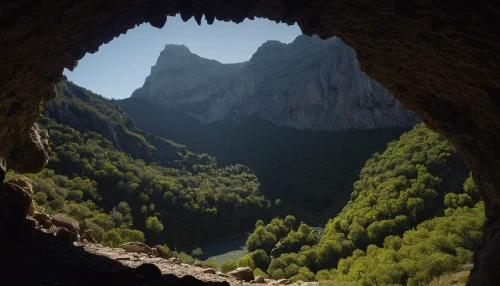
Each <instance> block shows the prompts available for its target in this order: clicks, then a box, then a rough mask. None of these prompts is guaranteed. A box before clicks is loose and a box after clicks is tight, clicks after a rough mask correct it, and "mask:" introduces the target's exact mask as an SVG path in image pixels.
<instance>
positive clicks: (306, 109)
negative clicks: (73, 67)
mask: <svg viewBox="0 0 500 286" xmlns="http://www.w3.org/2000/svg"><path fill="white" fill-rule="evenodd" d="M132 97H136V98H142V99H146V100H148V101H150V102H152V103H155V104H161V105H164V106H168V107H171V108H175V109H177V110H179V111H183V112H185V113H187V114H189V115H191V116H192V117H194V118H196V119H197V120H198V121H200V122H201V123H203V124H207V123H211V122H216V121H220V120H224V119H229V120H232V121H233V122H238V121H239V119H241V118H244V117H246V116H249V115H254V116H258V117H261V118H264V119H267V120H269V121H271V122H273V123H274V124H276V125H278V126H287V127H293V128H297V129H309V130H323V131H326V130H328V131H333V130H343V129H347V128H379V127H393V126H413V125H415V124H416V123H417V122H419V119H418V118H417V116H416V115H415V114H413V113H411V112H409V111H407V110H406V109H405V108H404V107H403V106H401V105H400V104H399V103H398V102H397V101H396V100H395V99H394V97H393V96H392V95H391V94H390V93H389V92H388V91H387V90H386V89H385V88H384V87H382V86H381V85H380V84H378V83H377V82H375V81H374V80H372V79H370V78H369V77H368V76H366V75H365V74H364V73H363V72H362V71H361V69H360V67H359V64H358V62H357V57H356V53H355V52H354V50H353V49H351V48H350V47H348V46H347V45H345V44H344V43H343V42H342V41H341V40H340V39H338V38H332V39H329V40H321V39H319V38H317V37H311V38H310V37H307V36H299V37H297V38H296V39H295V40H294V41H293V42H292V43H290V44H283V43H280V42H278V41H268V42H266V43H264V44H263V45H262V46H261V47H260V48H259V49H258V50H257V51H256V53H255V54H254V55H253V56H252V58H251V59H250V60H249V61H248V62H244V63H238V64H222V63H219V62H217V61H215V60H209V59H205V58H202V57H199V56H197V55H195V54H193V53H191V52H190V51H189V49H188V48H187V47H185V46H179V45H167V46H165V49H164V51H162V52H161V54H160V56H159V58H158V60H157V63H156V65H155V66H153V67H152V68H151V74H150V75H149V76H148V77H147V78H146V80H145V83H144V85H143V86H142V87H141V88H139V89H137V90H136V91H134V93H133V94H132Z"/></svg>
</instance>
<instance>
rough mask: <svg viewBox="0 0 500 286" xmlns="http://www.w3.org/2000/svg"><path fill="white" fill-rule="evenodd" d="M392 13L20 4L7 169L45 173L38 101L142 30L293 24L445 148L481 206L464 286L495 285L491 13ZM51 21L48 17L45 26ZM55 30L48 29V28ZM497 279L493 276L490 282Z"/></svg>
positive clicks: (497, 136) (391, 8)
mask: <svg viewBox="0 0 500 286" xmlns="http://www.w3.org/2000/svg"><path fill="white" fill-rule="evenodd" d="M437 2H439V1H436V2H434V1H431V2H429V3H425V4H416V3H414V2H409V3H406V2H405V3H401V1H392V2H391V1H388V2H384V3H374V2H370V1H355V2H352V3H351V2H349V3H347V2H345V3H337V2H331V1H330V2H327V1H314V2H309V1H296V2H295V1H294V2H281V1H275V2H273V1H271V2H270V1H260V2H256V3H249V2H246V1H242V2H238V3H236V2H234V3H233V2H231V3H226V2H225V3H219V2H214V1H200V2H191V1H188V2H185V1H168V2H167V1H154V2H152V1H135V2H133V3H97V1H93V2H89V3H85V4H82V3H79V2H77V1H73V2H71V3H69V4H68V3H64V4H54V5H50V4H46V3H30V4H25V3H17V2H12V3H9V4H6V5H4V6H5V7H4V6H2V9H3V11H6V12H5V13H6V15H7V17H2V19H1V20H0V21H1V23H2V26H1V28H0V32H1V34H2V35H3V36H2V37H1V38H2V42H1V44H0V49H1V53H0V57H1V58H0V59H1V60H0V62H2V65H1V66H0V74H1V75H2V78H3V79H4V80H3V81H2V82H1V83H0V91H1V99H2V102H3V104H2V108H3V112H2V113H1V115H0V122H1V126H2V129H0V136H1V138H2V140H3V144H2V147H1V148H0V154H1V156H2V157H3V158H4V159H5V161H6V163H7V165H8V167H9V168H12V169H15V170H18V171H26V172H34V171H37V170H40V169H41V168H42V167H43V166H44V164H46V158H47V154H46V152H45V150H44V146H43V145H44V144H43V140H42V139H43V138H40V136H39V134H38V133H39V132H38V130H37V128H36V127H33V123H34V122H35V120H36V118H37V116H38V107H39V104H40V101H48V100H50V99H51V98H53V96H54V91H53V83H55V82H58V81H60V79H61V76H62V71H63V68H64V67H67V68H70V67H72V66H74V65H75V62H76V61H77V60H78V59H80V58H82V57H83V56H84V55H85V53H86V52H95V51H96V50H97V49H98V48H99V46H100V45H102V44H103V43H106V42H109V41H110V40H111V39H112V38H113V37H114V36H116V35H119V34H120V33H124V32H126V31H127V30H129V29H131V28H134V27H135V25H136V24H140V23H144V22H149V23H151V25H153V26H155V27H158V28H161V27H163V25H164V24H165V23H166V18H167V17H166V15H175V14H176V13H181V17H182V18H183V19H184V20H188V19H189V18H191V17H194V18H195V20H196V21H197V22H200V21H201V19H202V17H203V15H205V17H206V20H207V22H208V23H209V24H211V23H213V22H214V20H215V19H217V20H221V21H233V22H236V23H240V22H242V21H243V20H244V19H246V18H254V17H256V16H257V17H265V18H268V19H271V20H275V21H281V22H283V23H289V24H291V23H295V22H297V23H298V24H299V26H300V27H301V30H302V32H303V33H304V34H307V35H312V34H318V35H319V36H320V37H322V38H329V37H332V36H338V37H340V38H341V39H343V40H344V41H345V42H346V43H347V44H349V45H350V46H352V47H353V48H354V49H355V50H356V51H357V53H358V57H359V59H360V63H361V66H362V68H363V70H364V71H365V72H366V73H367V74H368V75H370V76H371V77H373V78H374V79H375V80H377V81H378V82H380V83H381V84H383V85H384V86H385V87H387V88H388V89H389V90H390V91H391V92H392V93H393V94H394V95H395V97H396V98H397V99H398V100H399V101H400V102H401V103H402V104H403V105H404V106H405V107H407V108H408V109H409V110H411V111H413V112H415V113H416V114H417V115H418V116H419V117H420V118H421V119H422V120H423V121H424V122H425V123H426V125H427V126H429V127H430V128H432V129H433V130H436V131H438V132H440V133H441V134H443V135H445V136H447V138H449V139H450V141H451V142H452V144H453V145H454V147H455V148H456V149H457V150H458V152H459V153H460V155H461V156H462V158H463V159H464V161H465V162H466V164H467V166H468V167H469V168H470V169H471V170H472V172H473V175H474V179H475V181H476V182H477V184H478V187H479V191H480V193H481V196H482V198H483V199H484V201H485V203H486V213H487V216H488V219H489V221H488V223H487V224H485V229H484V230H485V237H486V238H485V240H484V241H483V243H482V247H481V248H479V249H478V250H477V251H476V256H475V259H474V264H475V268H474V269H473V271H472V276H471V281H472V282H469V283H471V285H494V283H496V281H497V280H498V279H497V278H498V275H500V274H499V273H498V271H497V269H496V268H495V265H496V264H498V263H497V262H499V261H498V259H500V258H499V257H500V255H496V253H498V252H500V250H499V249H498V247H497V245H498V243H496V237H497V234H498V232H497V229H498V227H497V224H498V223H499V221H500V220H498V217H499V216H500V213H499V211H498V210H499V209H500V208H499V206H500V195H499V192H498V190H499V189H500V177H499V176H498V173H499V170H500V153H499V152H498V146H497V145H498V142H500V132H497V130H498V127H499V126H498V122H500V120H499V119H500V111H499V109H498V104H497V103H498V100H497V97H498V92H497V91H498V87H499V86H500V82H499V81H500V80H499V78H498V74H500V64H499V63H500V59H499V57H498V54H499V44H498V43H499V38H500V35H499V34H498V31H497V30H496V29H495V28H493V27H498V26H499V23H498V21H500V17H498V16H499V15H498V14H499V12H498V11H500V9H499V4H498V3H497V2H495V1H493V2H484V3H483V2H481V3H478V4H470V3H469V4H465V3H451V2H446V3H441V2H439V3H437ZM49 15H50V17H49ZM49 18H50V19H52V20H51V21H48V20H47V19H49ZM493 274H494V275H493Z"/></svg>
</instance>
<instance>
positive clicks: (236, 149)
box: [116, 98, 409, 224]
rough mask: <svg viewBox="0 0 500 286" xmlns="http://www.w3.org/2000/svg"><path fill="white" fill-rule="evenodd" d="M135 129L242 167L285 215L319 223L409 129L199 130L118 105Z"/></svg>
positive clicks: (158, 112) (182, 118) (187, 121)
mask: <svg viewBox="0 0 500 286" xmlns="http://www.w3.org/2000/svg"><path fill="white" fill-rule="evenodd" d="M116 103H117V104H118V105H119V106H120V107H121V108H123V110H125V111H126V112H127V113H128V114H130V116H131V117H132V118H134V120H135V122H136V123H137V125H138V126H139V127H140V128H141V129H143V130H145V131H147V132H150V133H153V134H156V135H158V136H161V137H163V138H169V139H171V140H174V141H176V142H180V143H182V144H185V145H186V146H188V148H190V149H192V150H195V151H197V152H201V153H208V154H210V155H213V156H216V157H217V159H218V160H221V163H222V164H237V163H240V164H244V165H246V166H249V167H250V168H252V170H254V171H255V172H256V174H257V176H258V177H259V179H260V180H261V182H262V183H263V185H264V187H265V188H264V189H263V191H264V192H265V195H266V197H269V198H272V200H273V201H275V200H277V199H279V200H280V201H281V202H282V203H281V205H280V208H279V211H280V212H281V214H282V215H286V214H294V215H296V216H297V217H300V218H301V219H302V220H306V221H308V222H313V223H315V224H320V223H324V222H325V221H326V220H327V219H328V218H329V217H332V216H334V215H336V214H337V213H338V212H339V211H340V210H341V209H342V207H343V206H344V205H345V203H346V202H347V201H348V200H349V195H350V193H351V191H352V184H353V183H354V181H355V180H356V179H357V176H358V174H359V171H360V170H361V168H362V166H363V164H364V163H365V162H366V160H368V159H369V158H370V156H371V155H372V154H373V153H375V152H380V151H382V150H384V148H385V145H386V144H387V142H390V141H392V140H394V139H396V138H398V137H399V136H400V135H401V134H402V133H403V132H405V131H408V130H409V129H408V128H379V129H349V130H343V131H336V132H312V131H304V130H297V129H293V128H287V127H278V126H276V125H274V124H272V123H271V122H269V121H266V120H264V119H260V118H257V117H254V116H250V117H247V118H245V119H243V120H241V121H240V122H239V123H238V124H233V123H232V122H229V121H221V122H216V123H213V124H209V125H200V124H199V123H198V122H197V121H196V120H195V119H193V118H192V117H190V116H188V115H186V114H184V113H182V112H179V111H176V110H174V109H170V108H166V107H162V106H159V105H154V104H151V103H149V102H146V101H144V100H140V99H134V98H130V99H125V100H121V101H116Z"/></svg>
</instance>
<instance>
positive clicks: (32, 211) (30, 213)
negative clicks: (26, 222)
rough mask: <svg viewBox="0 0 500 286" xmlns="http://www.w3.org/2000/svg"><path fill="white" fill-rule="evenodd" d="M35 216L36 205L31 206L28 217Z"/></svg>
mask: <svg viewBox="0 0 500 286" xmlns="http://www.w3.org/2000/svg"><path fill="white" fill-rule="evenodd" d="M34 214H35V206H34V204H31V205H30V206H29V209H28V215H29V216H31V217H32V216H33V215H34Z"/></svg>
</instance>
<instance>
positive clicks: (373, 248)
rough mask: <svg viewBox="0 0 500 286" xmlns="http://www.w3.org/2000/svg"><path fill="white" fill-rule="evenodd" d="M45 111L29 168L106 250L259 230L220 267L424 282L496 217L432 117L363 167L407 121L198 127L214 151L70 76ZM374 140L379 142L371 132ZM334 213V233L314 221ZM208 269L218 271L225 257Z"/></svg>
mask: <svg viewBox="0 0 500 286" xmlns="http://www.w3.org/2000/svg"><path fill="white" fill-rule="evenodd" d="M42 113H43V115H44V116H41V117H40V119H39V120H38V123H39V125H40V126H41V127H42V128H43V129H46V130H47V132H48V134H49V136H50V138H51V140H50V147H51V150H50V156H51V160H50V162H49V164H48V165H47V166H46V168H45V169H44V170H43V171H42V172H40V173H38V174H25V175H26V176H28V177H29V178H30V179H31V180H32V181H33V183H34V192H35V195H34V199H35V202H36V204H37V208H38V209H41V210H44V211H45V212H47V213H49V214H53V213H65V214H67V215H68V216H70V217H72V218H74V219H76V220H78V221H79V223H80V226H81V228H82V229H92V230H94V233H95V237H96V239H97V241H98V242H100V243H102V244H104V245H108V246H117V245H119V244H122V243H124V242H128V241H141V242H146V243H148V244H163V245H165V246H164V247H165V250H166V251H169V252H170V253H171V254H172V255H175V256H177V257H179V258H181V260H182V261H183V262H186V263H193V262H194V259H195V258H193V257H191V256H189V255H187V254H185V253H178V252H176V251H174V250H176V249H177V248H185V247H187V246H194V245H196V244H199V243H201V242H203V241H210V240H211V239H214V238H217V237H223V236H226V235H231V234H235V233H241V232H243V231H245V230H248V229H253V232H252V234H251V235H250V236H249V237H248V240H247V242H246V248H247V249H248V254H246V255H245V256H243V257H240V258H239V259H237V260H235V261H232V260H228V261H226V262H224V263H222V264H221V265H219V266H218V267H219V269H220V270H221V271H222V272H228V271H230V270H233V269H235V268H236V267H241V266H248V267H251V268H252V269H253V270H254V273H255V275H262V276H264V277H270V278H274V279H281V278H288V279H290V280H292V281H299V280H301V281H315V280H319V281H321V280H329V281H334V282H335V283H336V284H335V285H337V284H338V285H422V284H428V283H430V282H431V281H432V280H433V279H434V278H435V277H438V276H440V275H443V274H444V273H450V272H457V271H460V270H462V269H463V267H464V265H468V264H469V263H470V262H471V260H472V251H473V250H474V248H475V247H476V246H477V244H478V241H479V238H480V235H481V226H482V224H483V223H484V220H485V217H484V206H483V203H482V202H480V198H479V195H478V193H477V188H476V186H475V184H474V182H473V180H472V178H471V176H470V173H469V170H468V169H467V168H466V167H465V166H464V165H463V163H462V161H461V160H460V158H459V157H458V155H457V154H456V151H455V150H454V149H453V147H452V146H451V145H450V144H449V142H448V141H447V140H445V138H444V137H442V136H440V135H439V134H437V133H435V132H432V131H431V130H429V129H427V128H426V127H425V126H424V125H423V124H421V125H417V126H415V127H414V128H413V130H411V131H408V132H406V133H403V134H402V135H401V136H400V137H399V139H397V140H394V141H392V142H390V143H388V144H386V146H385V150H384V149H383V148H381V149H380V152H370V154H372V155H371V157H370V155H367V158H365V160H364V166H363V164H359V163H358V162H359V161H360V160H362V158H363V156H365V155H366V152H368V151H367V150H372V149H377V148H378V145H380V142H382V140H386V141H385V142H388V141H390V140H391V139H393V138H392V137H395V136H396V135H397V136H399V134H401V132H402V130H401V129H399V130H396V129H387V130H371V131H366V132H365V131H359V130H350V131H346V132H343V133H342V132H339V133H336V136H337V137H335V136H334V135H333V134H319V133H312V132H304V131H300V132H299V133H295V132H296V131H294V130H291V129H289V128H288V129H287V128H281V127H280V128H278V127H276V126H273V125H269V124H267V123H263V122H261V121H259V120H256V119H255V118H249V119H248V120H246V121H242V122H240V126H239V127H235V126H234V125H233V126H230V125H227V123H220V125H219V126H215V125H212V126H210V127H206V129H203V130H204V131H203V130H201V129H200V130H201V131H200V132H202V133H201V134H202V135H203V134H208V133H203V132H209V133H210V134H211V135H207V136H212V137H210V138H212V139H213V138H214V136H215V137H217V138H218V139H217V140H215V139H214V140H212V139H208V140H207V142H209V143H210V142H211V143H210V144H212V143H213V144H212V145H211V147H210V148H213V150H214V153H216V154H218V155H220V158H218V159H216V157H213V156H211V155H208V154H206V153H202V152H199V151H200V149H198V150H196V151H190V150H189V149H188V148H187V147H186V146H185V145H182V144H178V143H175V142H173V141H170V140H166V139H163V138H160V137H157V136H155V135H152V134H149V133H146V132H144V131H142V130H141V129H139V128H137V127H136V125H135V121H134V120H133V119H132V118H131V117H130V116H129V115H128V114H127V113H125V112H124V111H123V110H122V109H121V108H120V107H119V105H117V103H116V102H113V101H109V100H106V99H104V98H103V97H101V96H99V95H96V94H93V93H92V92H90V91H88V90H85V89H83V88H81V87H78V86H76V85H74V84H73V83H71V82H68V81H64V82H62V83H60V84H59V85H58V86H57V97H56V99H54V100H53V101H51V102H50V103H49V104H47V105H46V106H45V107H44V110H43V111H42ZM149 116H150V115H148V116H143V117H142V119H141V120H149ZM144 118H146V119H144ZM188 124H190V123H188ZM158 126H160V127H155V128H157V129H158V130H160V131H161V130H163V129H168V128H169V127H168V126H169V125H158ZM208 130H209V131H208ZM174 131H175V132H178V130H177V129H176V130H174ZM174 131H172V132H174ZM257 131H258V132H257ZM175 132H174V133H175ZM370 132H371V133H370ZM159 133H161V132H159ZM188 133H189V132H188ZM188 133H186V134H184V135H182V136H193V137H192V138H191V139H190V142H192V143H193V142H196V140H202V139H200V137H199V136H194V135H192V133H189V134H191V135H189V134H188ZM178 136H180V137H182V136H181V135H179V134H178ZM252 136H253V137H252ZM174 137H175V136H174ZM257 137H260V138H261V141H262V142H260V141H259V140H257V139H258V138H257ZM334 137H335V138H334ZM207 138H208V137H207ZM367 138H368V139H367ZM369 138H379V139H378V140H380V142H378V141H377V140H373V141H374V142H371V143H367V142H363V141H362V140H369ZM375 141H376V142H375ZM259 142H260V143H259ZM263 142H264V143H263ZM332 142H333V143H332ZM210 144H208V145H210ZM266 144H267V145H266ZM193 145H194V146H197V147H196V148H201V147H200V146H199V145H197V144H194V143H193ZM306 145H308V146H309V149H304V146H306ZM265 146H267V148H266V147H265ZM367 146H368V147H367ZM320 157H321V160H320ZM325 158H330V159H325ZM331 158H334V159H331ZM277 161H280V163H279V164H278V163H277ZM235 162H247V163H248V165H249V166H251V167H252V166H255V168H256V169H258V170H259V171H258V172H254V171H253V170H252V169H251V168H249V167H247V166H245V165H242V164H238V163H235ZM283 162H285V163H286V164H287V166H288V168H287V169H283V168H282V167H280V166H281V165H280V164H282V163H283ZM298 162H315V164H303V165H300V166H299V165H298ZM342 167H345V169H344V170H343V171H342V172H340V171H338V169H342ZM333 169H335V170H336V171H335V172H331V171H332V170H333ZM329 172H331V173H330V174H329ZM15 176H20V175H18V174H15V173H12V172H9V173H8V178H11V177H15ZM8 178H7V179H8ZM262 178H264V179H262ZM311 178H313V179H314V180H317V181H311V180H312V179H311ZM327 178H328V179H327ZM283 182H287V183H286V184H284V183H283ZM348 183H351V185H350V187H349V188H348V187H347V186H346V184H348ZM347 190H349V191H348V192H347ZM347 193H349V194H350V197H349V195H346V194H347ZM345 196H347V197H345ZM343 197H345V198H344V199H345V201H346V203H345V204H343V208H341V209H339V210H338V211H336V210H335V207H333V208H332V207H331V206H332V205H333V206H335V205H336V207H337V208H338V207H339V206H338V205H339V203H342V200H343ZM299 201H300V203H298V202H299ZM294 202H295V203H297V204H296V206H298V207H297V210H296V211H295V212H293V209H292V207H293V206H294ZM291 210H292V211H291ZM313 210H319V211H317V212H316V213H315V212H314V211H313ZM329 213H330V214H332V215H331V216H330V219H329V220H328V222H327V224H326V226H325V229H324V231H323V232H322V233H318V231H317V230H316V228H314V227H311V226H310V225H308V224H307V223H306V221H307V220H309V219H310V218H312V217H316V219H318V217H320V215H323V216H325V215H327V214H329ZM273 217H274V218H273ZM311 220H313V219H311ZM266 222H267V223H266ZM166 245H168V247H167V246H166ZM169 247H170V248H169ZM202 253H203V252H202V250H201V249H199V248H194V250H193V251H192V255H194V256H199V255H200V254H202ZM206 265H210V266H211V267H214V268H215V267H217V265H215V261H214V260H209V261H207V262H206Z"/></svg>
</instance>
